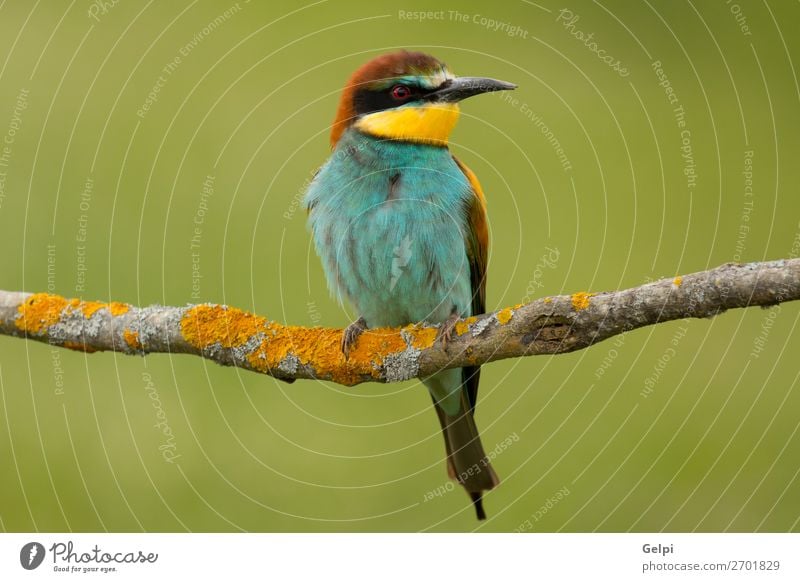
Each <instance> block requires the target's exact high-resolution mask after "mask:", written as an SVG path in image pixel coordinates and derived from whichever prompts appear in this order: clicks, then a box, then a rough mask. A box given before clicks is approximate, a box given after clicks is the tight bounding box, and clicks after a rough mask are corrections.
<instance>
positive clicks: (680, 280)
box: [672, 275, 683, 287]
mask: <svg viewBox="0 0 800 582" xmlns="http://www.w3.org/2000/svg"><path fill="white" fill-rule="evenodd" d="M681 283H683V277H681V276H680V275H678V276H677V277H675V278H674V279H673V280H672V284H673V285H675V286H676V287H680V286H681Z"/></svg>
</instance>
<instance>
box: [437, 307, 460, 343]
mask: <svg viewBox="0 0 800 582" xmlns="http://www.w3.org/2000/svg"><path fill="white" fill-rule="evenodd" d="M459 319H461V317H460V316H459V315H458V313H457V312H455V311H454V312H453V313H451V314H450V317H448V318H447V319H446V320H444V321H443V322H442V324H441V325H440V326H439V333H438V334H437V339H439V340H441V342H442V348H443V349H447V343H448V342H449V341H450V340H451V339H453V332H455V330H456V323H458V320H459Z"/></svg>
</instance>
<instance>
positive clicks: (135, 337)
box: [122, 329, 142, 350]
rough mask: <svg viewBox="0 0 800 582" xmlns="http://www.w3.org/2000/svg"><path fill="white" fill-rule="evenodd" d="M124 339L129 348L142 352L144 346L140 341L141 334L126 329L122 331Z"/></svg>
mask: <svg viewBox="0 0 800 582" xmlns="http://www.w3.org/2000/svg"><path fill="white" fill-rule="evenodd" d="M122 337H123V338H124V339H125V343H126V344H128V347H129V348H131V349H132V350H141V349H142V344H141V342H140V341H139V334H138V332H135V331H133V330H130V329H125V330H123V331H122Z"/></svg>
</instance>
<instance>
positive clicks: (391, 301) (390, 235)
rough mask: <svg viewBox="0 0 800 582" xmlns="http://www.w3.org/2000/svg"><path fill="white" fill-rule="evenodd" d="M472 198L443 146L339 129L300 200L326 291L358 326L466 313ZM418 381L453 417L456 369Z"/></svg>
mask: <svg viewBox="0 0 800 582" xmlns="http://www.w3.org/2000/svg"><path fill="white" fill-rule="evenodd" d="M473 197H474V194H473V193H472V190H471V187H470V184H469V181H468V180H467V177H466V176H465V175H464V173H463V171H462V170H461V169H460V168H459V167H458V165H457V164H456V163H455V161H454V160H453V157H452V154H451V153H450V151H449V150H448V149H447V148H444V147H440V146H433V145H425V144H415V143H406V142H399V141H393V140H384V139H379V138H375V137H372V136H368V135H365V134H363V133H361V132H359V131H358V130H355V129H348V130H347V131H346V132H345V133H344V134H343V135H342V137H341V139H340V140H339V142H338V144H337V146H336V149H335V150H334V152H333V155H332V156H331V157H330V159H329V160H328V161H327V163H326V164H325V165H324V166H323V167H322V168H321V169H320V171H319V173H318V174H317V176H316V177H315V179H314V180H313V182H312V183H311V185H310V187H309V189H308V193H307V195H306V199H305V202H306V206H307V207H308V208H309V209H312V210H313V211H311V212H310V214H309V225H310V228H311V230H312V232H313V236H314V244H315V246H316V249H317V253H318V254H319V256H320V257H321V259H322V263H323V267H324V269H325V274H326V276H327V280H328V284H329V286H330V288H331V291H332V292H333V293H334V294H336V295H337V296H338V297H339V298H340V299H347V300H349V301H350V302H351V303H352V304H353V305H354V306H355V307H356V309H357V311H358V313H359V314H360V315H361V316H362V317H363V318H364V320H365V321H366V323H367V326H368V327H383V326H401V325H406V324H408V323H410V322H421V321H427V322H429V323H440V322H443V321H445V320H447V318H448V317H449V316H450V315H451V314H453V313H456V314H458V315H460V316H468V315H472V310H471V304H472V288H471V282H470V269H469V264H468V262H467V255H466V249H465V246H464V239H465V238H466V234H465V233H466V232H467V229H468V224H467V220H468V215H467V209H468V207H469V204H470V202H471V201H472V199H473ZM427 384H429V388H431V390H432V392H434V394H433V395H434V397H435V398H436V399H437V400H440V401H442V402H441V404H442V407H443V408H444V409H445V411H447V412H448V413H449V414H451V415H454V414H456V412H457V411H458V406H459V402H458V394H457V391H458V389H459V388H460V386H461V371H460V370H448V371H446V372H443V373H441V374H438V375H437V376H436V377H434V378H431V379H429V381H428V382H427Z"/></svg>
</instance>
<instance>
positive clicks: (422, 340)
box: [401, 325, 439, 350]
mask: <svg viewBox="0 0 800 582" xmlns="http://www.w3.org/2000/svg"><path fill="white" fill-rule="evenodd" d="M405 331H406V333H407V334H408V335H409V336H411V345H412V346H414V347H415V348H417V349H418V350H424V349H427V348H429V347H431V346H432V345H433V344H434V342H435V341H436V337H437V336H438V334H439V330H437V329H436V328H435V327H417V326H416V325H410V326H408V327H406V328H405ZM401 349H404V348H401Z"/></svg>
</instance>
